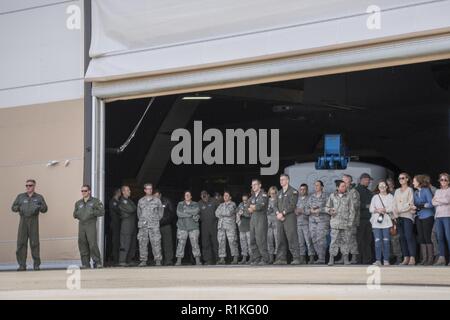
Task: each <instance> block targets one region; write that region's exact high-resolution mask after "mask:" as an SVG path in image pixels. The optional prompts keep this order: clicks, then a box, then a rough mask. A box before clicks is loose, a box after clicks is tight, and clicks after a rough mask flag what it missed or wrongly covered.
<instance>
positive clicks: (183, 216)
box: [175, 191, 202, 266]
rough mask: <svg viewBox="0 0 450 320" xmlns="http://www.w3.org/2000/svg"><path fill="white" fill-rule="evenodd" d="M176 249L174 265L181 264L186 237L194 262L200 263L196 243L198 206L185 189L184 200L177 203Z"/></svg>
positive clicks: (198, 232) (198, 249)
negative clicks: (189, 243)
mask: <svg viewBox="0 0 450 320" xmlns="http://www.w3.org/2000/svg"><path fill="white" fill-rule="evenodd" d="M177 216H178V221H177V228H178V230H177V240H178V244H177V251H176V257H177V262H176V263H175V265H176V266H181V260H182V259H183V257H184V248H185V247H186V242H187V238H188V237H189V240H190V242H191V247H192V254H193V255H194V257H195V264H196V265H201V264H202V263H201V261H200V256H201V253H200V246H199V243H198V240H199V236H200V229H199V227H200V226H199V223H198V221H199V220H200V207H199V205H198V203H197V202H195V201H192V193H191V192H190V191H186V192H185V193H184V201H180V202H179V203H178V205H177Z"/></svg>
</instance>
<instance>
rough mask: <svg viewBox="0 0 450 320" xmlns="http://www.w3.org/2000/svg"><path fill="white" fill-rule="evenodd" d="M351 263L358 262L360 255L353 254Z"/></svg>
mask: <svg viewBox="0 0 450 320" xmlns="http://www.w3.org/2000/svg"><path fill="white" fill-rule="evenodd" d="M350 263H351V264H358V255H357V254H352V260H351V261H350Z"/></svg>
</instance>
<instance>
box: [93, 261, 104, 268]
mask: <svg viewBox="0 0 450 320" xmlns="http://www.w3.org/2000/svg"><path fill="white" fill-rule="evenodd" d="M102 268H103V265H102V263H101V262H94V269H102Z"/></svg>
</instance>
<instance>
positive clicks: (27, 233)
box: [11, 179, 48, 271]
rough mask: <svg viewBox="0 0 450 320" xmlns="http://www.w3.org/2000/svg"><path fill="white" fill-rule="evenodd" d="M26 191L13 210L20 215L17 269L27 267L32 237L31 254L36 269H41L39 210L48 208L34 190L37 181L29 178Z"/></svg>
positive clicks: (17, 200)
mask: <svg viewBox="0 0 450 320" xmlns="http://www.w3.org/2000/svg"><path fill="white" fill-rule="evenodd" d="M25 187H26V190H27V191H26V192H24V193H21V194H19V195H18V196H17V197H16V200H15V201H14V203H13V205H12V208H11V210H12V211H13V212H18V213H19V215H20V222H19V230H18V232H17V251H16V258H17V263H18V264H19V268H18V269H17V271H25V270H26V269H27V267H26V264H27V249H28V239H30V248H31V256H32V257H33V265H34V270H39V266H40V265H41V258H40V255H39V212H41V213H46V212H47V210H48V208H47V204H46V203H45V200H44V197H43V196H41V195H40V194H38V193H36V192H34V189H35V187H36V181H35V180H33V179H28V180H27V181H26V183H25Z"/></svg>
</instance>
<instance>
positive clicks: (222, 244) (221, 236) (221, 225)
mask: <svg viewBox="0 0 450 320" xmlns="http://www.w3.org/2000/svg"><path fill="white" fill-rule="evenodd" d="M223 200H224V202H222V203H221V204H220V205H219V207H218V208H217V210H216V217H217V218H218V219H219V221H218V223H217V241H218V242H219V261H218V262H217V264H225V257H226V256H227V250H226V248H227V239H228V244H229V246H230V251H231V255H232V256H233V261H232V262H231V263H232V264H237V263H238V258H239V250H238V244H237V234H236V231H237V230H236V204H235V203H234V202H233V201H231V195H230V193H229V192H228V191H225V192H224V193H223Z"/></svg>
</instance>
